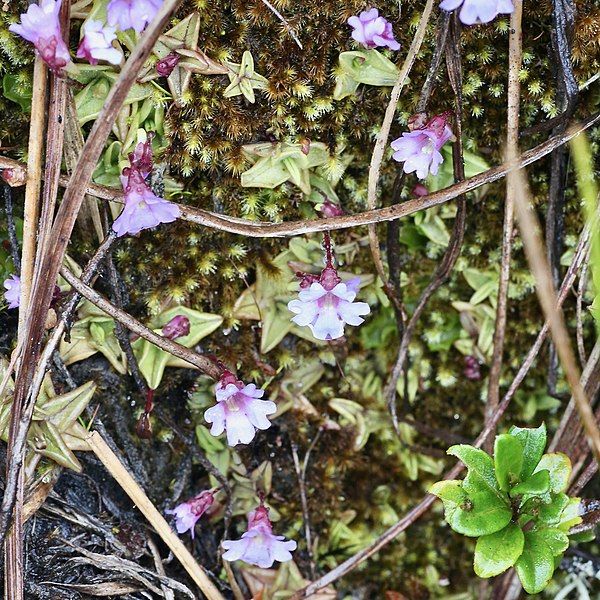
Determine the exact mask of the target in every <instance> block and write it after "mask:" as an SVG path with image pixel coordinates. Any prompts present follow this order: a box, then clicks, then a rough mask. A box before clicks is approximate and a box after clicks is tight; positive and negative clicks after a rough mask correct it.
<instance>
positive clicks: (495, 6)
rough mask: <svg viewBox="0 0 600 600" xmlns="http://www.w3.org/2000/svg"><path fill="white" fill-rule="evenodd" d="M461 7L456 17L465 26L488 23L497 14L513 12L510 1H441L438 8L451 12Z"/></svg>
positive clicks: (513, 8)
mask: <svg viewBox="0 0 600 600" xmlns="http://www.w3.org/2000/svg"><path fill="white" fill-rule="evenodd" d="M461 5H462V8H461V10H460V13H459V15H458V16H459V18H460V20H461V21H462V22H463V23H464V24H465V25H474V24H475V23H489V22H490V21H492V20H493V19H495V18H496V17H497V16H498V15H499V14H501V13H503V14H510V13H511V12H513V10H515V7H514V6H513V3H512V0H443V2H441V3H440V8H441V9H442V10H447V11H451V10H454V9H456V8H458V7H459V6H461Z"/></svg>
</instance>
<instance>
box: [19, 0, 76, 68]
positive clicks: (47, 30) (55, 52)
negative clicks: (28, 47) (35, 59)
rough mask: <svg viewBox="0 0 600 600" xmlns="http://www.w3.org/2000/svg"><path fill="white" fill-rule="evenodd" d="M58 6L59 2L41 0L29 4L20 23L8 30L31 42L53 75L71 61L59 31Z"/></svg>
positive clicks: (56, 0) (57, 0)
mask: <svg viewBox="0 0 600 600" xmlns="http://www.w3.org/2000/svg"><path fill="white" fill-rule="evenodd" d="M60 5H61V0H41V3H40V4H39V5H37V4H30V5H29V8H28V9H27V12H26V13H23V14H21V22H20V23H14V24H13V25H11V26H10V27H9V28H8V29H9V30H10V31H12V32H13V33H16V34H18V35H20V36H21V37H22V38H24V39H26V40H27V41H28V42H31V43H32V44H33V45H34V46H35V47H36V49H37V51H38V52H39V54H40V56H41V57H42V58H43V59H44V61H45V62H46V64H47V65H48V66H49V67H50V68H51V69H52V70H53V71H54V72H55V73H59V72H60V70H61V69H62V68H63V67H64V66H65V65H66V64H67V63H68V62H70V60H71V57H70V56H69V49H68V48H67V45H66V44H65V42H64V40H63V37H62V33H61V30H60V21H59V13H60Z"/></svg>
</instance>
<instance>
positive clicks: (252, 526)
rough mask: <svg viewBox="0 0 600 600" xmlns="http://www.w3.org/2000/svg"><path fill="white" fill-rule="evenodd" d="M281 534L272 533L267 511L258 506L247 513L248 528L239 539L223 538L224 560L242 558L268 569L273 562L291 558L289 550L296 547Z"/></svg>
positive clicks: (293, 542)
mask: <svg viewBox="0 0 600 600" xmlns="http://www.w3.org/2000/svg"><path fill="white" fill-rule="evenodd" d="M284 540H285V537H284V536H282V535H273V526H272V525H271V521H270V520H269V511H268V509H267V508H265V507H264V506H262V505H261V506H259V507H257V508H256V509H255V510H252V511H250V512H249V513H248V529H247V531H246V533H243V534H242V539H240V540H235V541H234V540H225V541H224V542H223V548H224V549H225V550H226V552H225V553H224V554H223V558H224V559H225V560H229V561H234V560H243V561H244V562H247V563H248V564H250V565H256V566H257V567H260V568H261V569H268V568H269V567H272V566H273V563H274V562H275V561H276V560H278V561H279V562H287V561H288V560H292V555H291V554H290V552H292V551H293V550H295V549H296V542H295V541H294V540H289V541H287V542H286V541H284Z"/></svg>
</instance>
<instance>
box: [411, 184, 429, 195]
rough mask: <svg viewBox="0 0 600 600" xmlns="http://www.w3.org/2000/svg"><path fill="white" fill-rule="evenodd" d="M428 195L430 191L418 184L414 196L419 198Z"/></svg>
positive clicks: (413, 191) (413, 190)
mask: <svg viewBox="0 0 600 600" xmlns="http://www.w3.org/2000/svg"><path fill="white" fill-rule="evenodd" d="M427 194H429V190H428V189H427V188H426V187H425V186H424V185H423V184H422V183H417V185H415V187H414V188H413V189H412V195H413V196H417V198H420V197H421V196H427Z"/></svg>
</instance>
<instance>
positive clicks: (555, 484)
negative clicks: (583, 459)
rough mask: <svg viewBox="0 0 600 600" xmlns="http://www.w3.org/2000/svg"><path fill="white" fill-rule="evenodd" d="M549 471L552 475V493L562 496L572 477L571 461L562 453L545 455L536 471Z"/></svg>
mask: <svg viewBox="0 0 600 600" xmlns="http://www.w3.org/2000/svg"><path fill="white" fill-rule="evenodd" d="M542 469H547V470H548V472H549V473H550V491H551V492H552V493H553V494H560V493H562V492H565V491H566V490H567V487H568V486H569V477H570V476H571V459H570V458H569V457H568V456H567V455H566V454H563V453H562V452H555V453H552V454H544V456H542V458H541V460H540V462H539V463H538V466H537V468H536V471H541V470H542Z"/></svg>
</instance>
